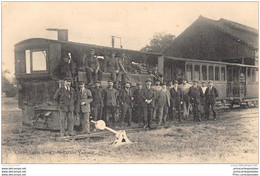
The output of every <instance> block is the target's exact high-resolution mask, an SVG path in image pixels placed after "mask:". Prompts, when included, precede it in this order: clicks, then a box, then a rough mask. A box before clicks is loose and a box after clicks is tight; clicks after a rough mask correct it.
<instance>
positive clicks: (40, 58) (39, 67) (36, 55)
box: [31, 51, 47, 71]
mask: <svg viewBox="0 0 260 176" xmlns="http://www.w3.org/2000/svg"><path fill="white" fill-rule="evenodd" d="M31 57H32V58H31V60H32V71H46V70H47V59H46V51H32V55H31Z"/></svg>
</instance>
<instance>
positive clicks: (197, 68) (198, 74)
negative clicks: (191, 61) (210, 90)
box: [193, 65, 200, 80]
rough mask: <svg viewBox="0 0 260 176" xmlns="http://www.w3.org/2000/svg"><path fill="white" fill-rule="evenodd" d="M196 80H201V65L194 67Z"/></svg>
mask: <svg viewBox="0 0 260 176" xmlns="http://www.w3.org/2000/svg"><path fill="white" fill-rule="evenodd" d="M193 79H194V80H200V66H199V65H195V66H194V77H193Z"/></svg>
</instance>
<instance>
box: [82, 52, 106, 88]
mask: <svg viewBox="0 0 260 176" xmlns="http://www.w3.org/2000/svg"><path fill="white" fill-rule="evenodd" d="M84 63H85V69H86V73H87V75H86V76H87V79H88V81H89V84H92V83H93V82H95V81H96V80H99V81H101V80H102V76H103V73H102V71H101V70H100V64H99V62H98V59H97V56H95V50H94V49H91V50H90V56H89V57H85V59H84Z"/></svg>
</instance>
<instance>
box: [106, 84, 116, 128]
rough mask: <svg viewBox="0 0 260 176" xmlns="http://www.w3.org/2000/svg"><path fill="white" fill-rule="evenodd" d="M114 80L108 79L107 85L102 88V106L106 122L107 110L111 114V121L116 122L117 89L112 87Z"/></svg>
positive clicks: (107, 120) (107, 117)
mask: <svg viewBox="0 0 260 176" xmlns="http://www.w3.org/2000/svg"><path fill="white" fill-rule="evenodd" d="M113 85H114V82H113V81H112V80H110V81H108V87H107V88H106V89H104V106H105V114H106V117H105V118H106V119H105V121H106V123H107V124H109V112H110V113H111V114H112V123H113V125H115V122H116V107H117V106H118V90H116V89H115V88H113Z"/></svg>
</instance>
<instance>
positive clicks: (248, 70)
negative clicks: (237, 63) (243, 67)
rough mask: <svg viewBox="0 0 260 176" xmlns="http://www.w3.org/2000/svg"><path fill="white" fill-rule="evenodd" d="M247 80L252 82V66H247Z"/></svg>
mask: <svg viewBox="0 0 260 176" xmlns="http://www.w3.org/2000/svg"><path fill="white" fill-rule="evenodd" d="M246 79H247V82H249V83H250V82H252V80H251V68H247V78H246Z"/></svg>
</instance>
